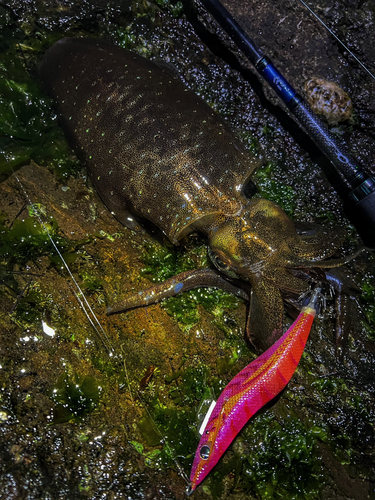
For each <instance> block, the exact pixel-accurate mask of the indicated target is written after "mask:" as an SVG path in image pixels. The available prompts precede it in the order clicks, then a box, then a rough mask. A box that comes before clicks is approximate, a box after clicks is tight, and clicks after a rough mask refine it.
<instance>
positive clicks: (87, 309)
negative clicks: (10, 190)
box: [4, 155, 113, 356]
mask: <svg viewBox="0 0 375 500" xmlns="http://www.w3.org/2000/svg"><path fill="white" fill-rule="evenodd" d="M4 157H5V159H6V160H7V161H8V159H7V158H6V155H4ZM8 163H9V162H8ZM11 170H12V172H13V174H14V177H15V178H16V180H17V182H18V183H19V185H20V187H21V190H22V192H23V194H24V196H25V198H26V199H27V201H28V202H29V204H30V205H31V206H35V204H34V203H33V202H32V200H31V198H30V196H29V194H28V193H27V191H26V189H25V187H24V185H23V184H22V182H21V180H20V178H19V177H18V175H16V173H15V172H14V170H13V168H12V167H11ZM34 213H35V215H36V217H37V219H38V221H39V223H40V225H41V226H42V227H43V229H44V231H45V232H46V234H47V236H48V238H49V240H50V242H51V244H52V246H53V248H54V249H55V251H56V253H57V255H58V256H59V258H60V259H61V262H62V263H63V265H64V267H65V269H66V270H67V272H68V274H69V276H70V278H71V280H72V281H73V283H74V285H75V286H76V288H77V290H78V292H79V294H80V295H78V294H77V293H76V292H75V291H74V290H73V292H74V294H75V296H76V298H77V300H78V302H79V304H80V306H81V308H82V310H83V311H84V313H85V314H86V316H87V318H88V320H89V322H90V324H91V326H92V327H93V329H94V331H95V332H96V334H97V335H98V337H99V338H100V339H101V341H102V342H103V345H104V347H105V348H106V349H107V351H108V354H109V356H113V348H112V345H111V342H110V340H109V338H108V336H107V334H106V332H105V330H104V328H103V326H102V325H101V323H100V321H99V319H98V318H97V316H96V314H95V312H94V311H93V309H92V307H91V306H90V304H89V302H88V300H87V298H86V296H85V294H84V293H83V290H82V289H81V287H80V286H79V284H78V282H77V280H76V279H75V277H74V276H73V273H72V272H71V270H70V268H69V266H68V264H67V262H66V260H65V259H64V257H63V255H62V253H61V252H60V250H59V248H58V246H57V244H56V243H55V241H54V239H53V238H52V236H51V233H50V232H49V230H48V227H47V226H46V224H45V223H44V221H43V219H42V218H41V216H40V213H39V211H38V210H35V211H34ZM80 296H81V297H82V298H83V301H82V300H81V298H80ZM85 304H86V306H85ZM90 313H91V315H92V317H93V318H94V321H95V322H96V324H97V325H98V327H99V330H100V331H101V333H102V334H103V335H104V338H103V337H102V336H101V335H100V331H99V330H98V328H97V326H96V325H95V322H94V321H93V320H92V318H91V317H90ZM105 341H106V342H107V343H108V345H106V342H105ZM108 346H109V347H108Z"/></svg>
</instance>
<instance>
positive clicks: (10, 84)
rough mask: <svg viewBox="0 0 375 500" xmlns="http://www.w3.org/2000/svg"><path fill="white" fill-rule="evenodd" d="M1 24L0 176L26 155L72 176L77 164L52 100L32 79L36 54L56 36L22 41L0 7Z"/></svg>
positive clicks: (62, 175) (21, 161)
mask: <svg viewBox="0 0 375 500" xmlns="http://www.w3.org/2000/svg"><path fill="white" fill-rule="evenodd" d="M0 23H1V24H4V23H5V24H6V25H7V30H6V32H3V33H2V36H1V37H0V43H2V44H3V46H4V50H3V51H2V53H1V55H0V179H1V180H3V179H5V178H6V177H8V176H9V175H11V174H12V172H13V169H16V168H18V167H19V166H22V165H24V164H25V163H27V162H29V161H30V159H33V160H34V161H35V162H37V163H38V164H41V165H46V166H47V165H48V166H50V167H53V168H54V170H55V172H56V176H57V177H58V178H62V177H67V176H69V175H75V174H76V172H77V171H79V170H81V168H82V167H81V166H80V164H79V162H78V160H77V158H76V157H75V155H74V154H73V153H72V150H71V148H70V147H69V145H68V143H67V140H66V138H65V136H64V134H63V132H62V130H61V128H60V127H59V126H58V124H57V118H56V114H55V113H54V112H53V111H52V108H53V106H52V104H53V102H52V100H51V99H49V98H47V97H46V95H45V93H44V92H43V90H42V89H41V87H40V85H39V84H38V83H37V82H36V80H35V62H36V58H37V57H38V55H39V56H41V55H42V53H43V51H44V50H45V49H46V48H47V47H48V46H49V45H51V44H52V43H53V42H54V41H55V40H56V39H58V35H56V34H49V35H46V36H45V37H43V40H41V41H38V40H35V39H33V38H27V42H26V43H25V35H24V33H22V31H20V30H19V29H17V24H16V23H14V24H13V23H12V20H11V19H10V18H9V13H8V12H7V11H5V10H4V9H3V8H1V7H0ZM12 26H13V29H12ZM21 40H22V41H23V42H24V43H20V42H21ZM29 54H31V57H29ZM29 65H30V67H29Z"/></svg>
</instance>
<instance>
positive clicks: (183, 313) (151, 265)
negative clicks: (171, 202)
mask: <svg viewBox="0 0 375 500" xmlns="http://www.w3.org/2000/svg"><path fill="white" fill-rule="evenodd" d="M146 248H147V250H146V251H145V252H144V253H143V255H142V260H143V261H144V262H145V264H146V266H145V267H144V268H143V269H142V270H141V274H142V275H143V276H146V277H147V278H149V279H150V280H151V281H152V282H154V283H159V282H162V281H165V280H166V279H168V278H171V277H172V276H175V275H176V274H178V273H181V272H184V271H190V270H194V269H198V268H205V267H211V266H212V264H211V262H210V261H209V258H208V255H207V247H206V245H202V244H200V245H199V246H197V247H193V248H190V247H189V246H188V247H187V248H186V249H184V250H182V251H180V250H176V248H175V247H173V246H171V245H170V244H168V243H167V244H166V246H160V245H158V244H156V243H149V244H148V245H147V247H146ZM239 304H240V300H239V299H238V298H237V297H235V296H234V295H232V294H230V293H227V292H224V291H222V290H218V289H213V288H196V289H194V290H189V291H187V292H184V293H181V294H178V295H177V296H176V297H172V298H170V299H167V300H165V301H163V303H162V307H163V308H164V309H165V310H166V311H167V312H168V314H170V315H171V316H172V317H173V318H174V319H175V320H176V321H177V323H178V324H179V326H180V328H181V329H182V330H185V331H189V330H190V329H191V328H192V327H193V326H194V325H196V324H197V323H198V321H199V319H200V317H201V316H200V313H199V309H197V305H198V306H202V307H204V309H206V311H208V312H209V313H210V314H212V315H214V316H215V324H216V325H217V326H219V327H220V328H221V329H223V330H227V327H226V318H225V317H224V312H225V310H226V309H236V308H237V307H238V306H239Z"/></svg>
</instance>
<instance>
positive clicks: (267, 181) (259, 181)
mask: <svg viewBox="0 0 375 500" xmlns="http://www.w3.org/2000/svg"><path fill="white" fill-rule="evenodd" d="M279 168H280V167H279V166H278V165H275V164H273V163H268V164H267V165H264V166H263V167H261V168H259V169H258V170H257V171H256V172H255V174H254V177H253V181H254V182H255V183H256V185H257V187H258V191H257V194H256V197H261V198H265V199H267V200H272V201H274V202H275V203H277V204H278V205H279V206H280V207H281V208H282V209H283V210H284V211H285V212H286V213H287V214H288V215H289V216H290V217H293V214H294V212H295V208H296V202H297V200H298V197H297V193H296V192H295V190H294V189H293V188H292V187H291V186H289V185H287V184H282V183H280V182H277V181H276V180H275V179H274V178H275V175H276V172H277V171H278V169H279Z"/></svg>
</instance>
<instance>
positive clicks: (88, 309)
mask: <svg viewBox="0 0 375 500" xmlns="http://www.w3.org/2000/svg"><path fill="white" fill-rule="evenodd" d="M4 157H5V159H6V161H7V163H8V164H9V165H10V168H11V170H12V172H13V175H14V177H15V178H16V180H17V182H18V183H19V185H20V187H21V190H22V192H23V194H24V196H25V198H26V200H27V201H28V203H29V204H30V205H31V206H35V204H34V203H32V200H31V198H30V196H29V194H28V193H27V191H26V188H25V187H24V185H23V183H22V182H21V180H20V178H19V177H18V176H17V175H16V173H15V172H14V170H13V168H12V166H11V164H10V162H9V160H8V158H7V157H6V155H5V154H4ZM34 213H35V215H36V217H37V219H38V221H39V223H40V225H41V226H42V227H43V229H44V231H45V232H46V234H47V236H48V238H49V240H50V242H51V244H52V246H53V248H54V249H55V251H56V253H57V255H58V256H59V258H60V259H61V262H62V263H63V265H64V267H65V269H66V270H67V272H68V274H69V276H70V278H71V279H72V281H73V283H74V285H75V286H76V288H77V290H78V293H77V292H76V291H75V290H73V293H74V295H75V297H76V298H77V301H78V303H79V305H80V306H81V308H82V310H83V312H84V313H85V315H86V317H87V319H88V320H89V322H90V324H91V326H92V328H93V329H94V331H95V333H96V334H97V336H98V337H99V339H100V340H101V342H102V343H103V345H104V347H105V349H106V350H107V352H108V355H109V357H113V356H114V350H113V347H112V344H111V342H110V340H109V338H108V336H107V334H106V332H105V330H104V328H103V326H102V324H101V323H100V321H99V319H98V318H97V316H96V314H95V312H94V311H93V309H92V308H91V306H90V304H89V302H88V300H87V298H86V296H85V294H84V292H83V291H82V289H81V287H80V286H79V284H78V282H77V280H76V279H75V278H74V275H73V273H72V272H71V270H70V268H69V265H68V263H67V262H66V261H65V259H64V257H63V255H62V254H61V252H60V250H59V248H58V246H57V244H56V242H55V241H54V239H53V238H52V236H51V234H50V232H49V230H48V227H47V226H46V224H45V223H44V221H43V219H42V217H41V216H40V213H39V211H38V210H35V211H34ZM23 292H24V291H23ZM81 297H82V298H81ZM82 299H83V300H82ZM89 313H91V314H92V317H93V318H94V321H95V322H96V324H97V325H98V327H99V329H98V328H97V326H96V325H95V322H94V321H93V319H92V318H91V317H90V314H89ZM99 330H100V331H99ZM100 332H101V333H102V334H103V336H104V338H103V336H101V334H100ZM106 342H107V343H108V345H107V344H106ZM120 348H121V352H122V355H121V358H122V361H123V366H124V373H125V378H126V381H127V385H128V390H129V393H130V399H131V401H132V403H133V404H134V398H133V395H132V391H131V385H130V379H129V374H128V370H127V366H126V360H125V356H124V354H125V352H124V349H123V344H122V345H121V346H120ZM138 398H139V399H140V401H141V404H142V407H143V408H144V410H145V411H146V413H147V415H148V417H149V419H150V421H151V423H152V426H153V427H154V429H155V431H156V432H157V434H158V435H159V436H160V443H161V444H165V445H166V446H167V447H168V450H169V455H170V457H171V459H172V460H173V463H174V464H175V466H176V468H177V472H178V474H179V475H180V476H181V477H182V479H183V480H184V481H185V482H186V484H187V485H189V484H190V480H189V478H188V476H187V474H186V472H185V471H184V469H183V467H182V465H181V464H180V462H179V461H178V460H177V454H176V450H175V449H174V448H173V447H172V446H171V445H170V444H169V441H168V439H167V437H166V436H165V435H164V434H163V433H162V432H161V430H160V428H159V427H158V425H157V423H156V422H155V419H154V418H153V416H152V414H151V412H150V410H149V409H148V407H147V405H146V403H145V401H144V399H143V398H142V395H141V394H140V393H139V391H138Z"/></svg>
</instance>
